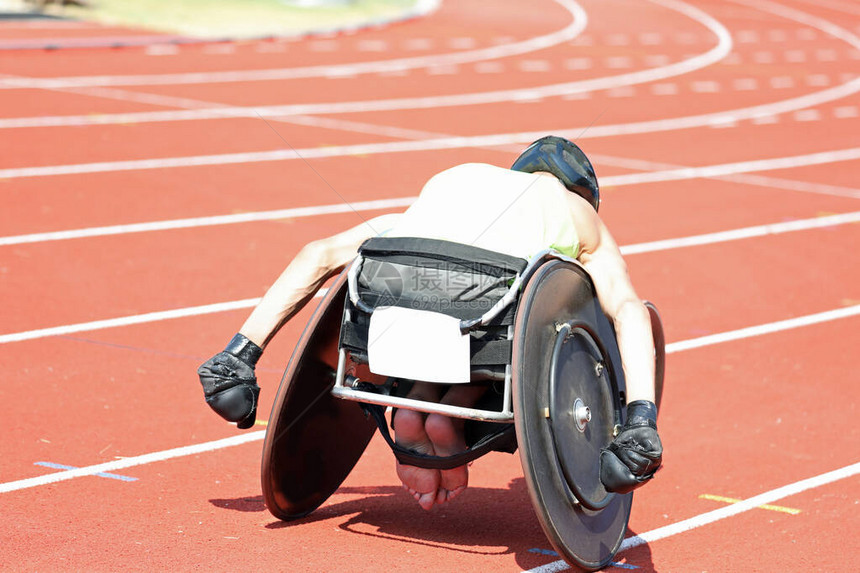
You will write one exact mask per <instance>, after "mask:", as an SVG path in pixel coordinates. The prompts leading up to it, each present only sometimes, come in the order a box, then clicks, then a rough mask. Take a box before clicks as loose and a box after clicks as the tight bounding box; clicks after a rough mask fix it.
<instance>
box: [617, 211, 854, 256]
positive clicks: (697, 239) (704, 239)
mask: <svg viewBox="0 0 860 573" xmlns="http://www.w3.org/2000/svg"><path fill="white" fill-rule="evenodd" d="M852 223H860V211H854V212H852V213H842V214H839V215H829V216H826V217H813V218H811V219H800V220H797V221H786V222H784V223H772V224H769V225H756V226H754V227H744V228H741V229H733V230H730V231H720V232H717V233H705V234H702V235H692V236H690V237H680V238H677V239H664V240H661V241H651V242H648V243H637V244H635V245H625V246H623V247H621V253H622V254H623V255H625V256H627V255H638V254H641V253H653V252H657V251H667V250H671V249H682V248H686V247H698V246H702V245H712V244H715V243H726V242H729V241H740V240H743V239H752V238H755V237H766V236H768V235H781V234H783V233H793V232H796V231H808V230H811V229H824V228H827V227H835V226H838V225H848V224H852Z"/></svg>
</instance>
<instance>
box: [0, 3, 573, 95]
mask: <svg viewBox="0 0 860 573" xmlns="http://www.w3.org/2000/svg"><path fill="white" fill-rule="evenodd" d="M554 1H555V2H556V3H558V4H559V5H560V6H562V7H563V8H564V9H565V10H567V12H568V13H569V14H570V16H571V18H572V21H571V23H569V24H568V25H567V26H565V27H564V28H562V29H560V30H557V31H555V32H552V33H550V34H546V35H544V36H537V37H534V38H529V39H528V40H524V41H522V42H516V43H509V44H506V45H498V46H492V47H489V48H482V49H478V50H471V51H467V52H455V53H447V54H433V55H428V56H417V57H410V58H399V59H394V60H380V61H371V62H359V63H355V64H334V65H323V66H308V67H303V68H276V69H266V70H236V71H225V72H196V73H194V72H192V73H177V74H149V75H125V76H79V77H65V78H4V79H0V89H20V88H36V89H56V88H70V87H86V86H155V85H179V84H201V83H227V82H252V81H273V80H289V79H297V78H314V77H326V76H329V75H332V74H335V75H358V74H375V73H380V72H389V71H393V70H403V69H414V68H424V67H428V66H437V65H453V64H463V63H469V62H477V61H482V60H491V59H498V58H506V57H510V56H517V55H521V54H526V53H529V52H534V51H536V50H542V49H545V48H550V47H553V46H556V45H559V44H562V43H564V42H568V41H570V40H573V39H574V38H576V37H577V36H578V35H579V34H580V33H581V32H582V30H584V29H585V26H586V24H587V22H588V15H587V14H586V13H585V11H584V10H583V9H582V7H581V6H580V5H579V4H577V3H576V2H575V1H574V0H554ZM365 48H366V46H365Z"/></svg>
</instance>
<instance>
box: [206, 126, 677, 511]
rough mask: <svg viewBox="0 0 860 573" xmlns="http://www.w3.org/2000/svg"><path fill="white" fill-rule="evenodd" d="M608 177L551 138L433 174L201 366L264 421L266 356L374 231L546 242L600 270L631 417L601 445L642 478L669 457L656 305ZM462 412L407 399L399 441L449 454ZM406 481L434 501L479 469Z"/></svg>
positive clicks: (622, 476)
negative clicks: (632, 273)
mask: <svg viewBox="0 0 860 573" xmlns="http://www.w3.org/2000/svg"><path fill="white" fill-rule="evenodd" d="M598 206H599V195H598V185H597V178H596V176H595V174H594V170H593V168H592V166H591V163H590V162H589V160H588V158H587V157H586V156H585V154H584V153H583V152H582V151H581V150H580V149H579V148H578V147H577V146H576V145H575V144H573V143H572V142H570V141H568V140H566V139H563V138H560V137H555V136H547V137H544V138H541V139H539V140H538V141H536V142H534V143H533V144H532V145H530V146H529V147H528V148H527V149H526V150H525V151H524V152H523V153H522V155H520V157H519V158H518V159H517V160H516V161H515V162H514V164H513V166H512V167H511V169H504V168H500V167H495V166H492V165H487V164H475V163H471V164H464V165H459V166H456V167H453V168H451V169H448V170H445V171H443V172H441V173H439V174H437V175H435V176H434V177H432V178H431V179H430V180H429V181H428V182H427V184H426V185H425V186H424V188H423V189H422V191H421V194H420V196H419V197H418V199H417V200H416V202H415V203H414V204H413V205H412V206H411V207H410V208H409V209H408V210H407V211H406V212H405V213H402V214H390V215H382V216H380V217H376V218H373V219H371V220H369V221H366V222H364V223H363V224H361V225H358V226H357V227H354V228H352V229H349V230H347V231H344V232H341V233H339V234H336V235H334V236H331V237H328V238H325V239H321V240H317V241H313V242H311V243H308V244H307V245H305V246H304V247H303V248H302V249H301V250H300V251H299V253H298V254H297V255H296V257H295V258H294V259H293V261H292V262H291V263H290V264H289V266H287V268H286V269H285V270H284V272H283V273H282V274H281V276H280V277H279V278H278V279H277V281H276V282H275V283H274V284H273V285H272V286H271V287H270V288H269V290H268V291H267V292H266V294H265V295H264V296H263V298H262V300H261V301H260V303H259V304H258V305H257V307H256V308H255V309H254V310H253V311H252V312H251V315H250V316H249V317H248V319H247V320H246V321H245V323H244V324H243V325H242V327H241V329H240V330H239V333H237V334H236V335H235V336H234V337H233V339H232V340H231V341H230V343H229V344H228V345H227V347H226V348H225V349H224V351H222V352H220V353H218V354H216V355H215V356H213V357H212V358H211V359H209V360H208V361H207V362H205V363H204V364H203V365H202V366H200V368H199V369H198V374H199V376H200V381H201V383H202V384H203V389H204V395H205V398H206V402H207V403H208V404H209V406H210V407H211V408H212V409H213V410H215V412H216V413H218V414H219V415H220V416H222V417H223V418H225V419H226V420H228V421H230V422H237V427H238V428H240V429H247V428H250V427H252V426H253V425H254V422H255V419H256V408H257V400H258V396H259V392H260V388H259V386H258V385H257V380H256V375H255V372H254V368H255V365H256V363H257V360H258V359H259V358H260V356H261V354H262V352H263V349H265V347H266V345H267V344H268V342H269V341H270V340H271V339H272V337H273V336H274V335H275V334H276V333H277V332H278V331H279V330H280V328H281V327H282V326H283V325H284V324H285V323H286V322H287V321H288V320H289V319H290V318H291V317H293V316H294V315H295V314H296V313H297V312H299V310H301V308H302V307H303V306H304V305H305V304H306V303H307V302H308V301H309V300H310V299H311V298H313V296H314V294H315V293H316V292H317V291H318V290H319V288H320V287H321V286H322V285H323V284H324V283H325V281H326V280H327V279H329V278H331V277H332V276H334V275H335V274H337V273H339V272H340V271H341V270H342V269H343V268H344V267H345V266H346V265H347V264H349V263H350V262H351V261H352V260H353V259H354V258H355V256H356V254H357V251H358V248H359V246H360V245H361V244H362V243H363V242H364V241H365V240H366V239H368V238H370V237H373V236H378V235H381V234H384V235H386V236H389V237H397V236H405V237H422V238H429V239H441V240H446V241H452V242H458V243H464V244H469V245H473V246H476V247H481V248H484V249H488V250H494V251H497V252H503V253H506V254H509V255H513V256H517V257H521V258H524V259H528V258H529V257H531V256H532V255H534V254H535V253H538V252H539V251H542V250H545V249H547V248H552V249H555V250H556V251H559V252H560V253H562V254H564V255H568V256H570V257H573V258H576V259H578V260H579V262H580V263H581V264H582V265H583V267H584V268H585V270H586V271H587V272H588V274H589V275H590V276H591V278H592V281H593V283H594V286H595V289H596V292H597V298H598V301H599V302H600V304H601V307H602V309H603V311H604V313H605V314H606V315H607V316H608V317H609V318H610V320H611V321H612V323H613V325H614V328H615V332H616V336H617V339H618V347H619V350H620V353H621V361H622V366H623V369H624V374H625V378H626V381H627V419H626V422H625V424H624V426H623V427H622V429H621V431H620V433H619V434H618V436H617V437H616V438H615V439H614V441H613V442H612V444H610V446H609V448H607V449H605V450H604V451H603V452H602V453H601V457H600V464H601V468H600V470H601V471H600V477H601V481H602V483H603V485H604V486H605V487H606V489H607V490H608V491H614V492H618V493H627V492H629V491H631V490H633V489H634V488H636V487H639V486H641V485H642V484H644V483H645V482H646V481H647V480H649V479H650V478H651V477H653V475H654V472H655V471H656V470H657V469H658V468H659V466H660V464H661V462H662V452H663V448H662V444H661V442H660V438H659V436H658V434H657V425H656V421H657V407H656V405H655V388H654V375H655V365H654V343H653V339H652V333H651V323H650V318H649V314H648V310H647V309H646V307H645V306H644V305H643V303H642V301H641V300H640V299H639V298H638V297H637V296H636V293H635V291H634V289H633V286H632V284H631V282H630V278H629V276H628V273H627V267H626V264H625V263H624V260H623V259H622V257H621V253H620V251H619V249H618V247H617V245H616V243H615V241H614V240H613V238H612V236H611V235H610V234H609V231H608V230H607V228H606V226H605V225H604V224H603V222H602V221H601V219H600V217H599V216H598V215H597V208H598ZM485 389H486V388H485V387H484V386H481V385H469V384H466V385H451V386H450V387H448V386H446V385H440V384H433V383H427V382H416V383H415V384H414V385H413V387H412V389H411V390H410V392H409V395H408V397H409V398H414V399H418V400H424V401H437V402H439V401H440V402H443V403H445V404H452V405H457V406H471V405H473V404H474V403H475V402H476V401H477V400H478V399H479V398H480V397H481V394H482V393H483V392H484V391H485ZM463 423H464V421H463V420H461V419H456V418H450V417H448V416H444V415H441V414H424V413H421V412H416V411H412V410H407V409H402V408H401V409H398V410H397V411H396V414H395V416H394V420H393V426H394V431H395V436H396V437H395V441H396V442H397V443H398V444H400V445H402V446H404V447H406V448H410V449H413V450H415V451H417V452H418V453H421V454H430V455H437V456H449V455H453V454H456V453H459V452H462V451H465V450H466V449H467V447H466V442H465V438H464V432H463ZM397 475H398V477H399V478H400V480H401V481H402V482H403V487H404V488H405V489H406V490H407V491H409V492H410V494H411V495H412V496H413V497H414V498H415V500H416V501H418V503H419V505H420V506H421V507H422V508H424V509H427V510H429V509H431V508H432V507H433V505H435V504H442V503H445V502H447V501H451V500H452V499H454V498H455V497H457V496H458V495H459V494H460V493H461V492H462V491H463V490H464V489H465V488H466V486H467V483H468V468H467V467H466V466H465V465H464V466H460V467H458V468H454V469H451V470H435V469H426V468H419V467H415V466H411V465H406V464H401V463H397Z"/></svg>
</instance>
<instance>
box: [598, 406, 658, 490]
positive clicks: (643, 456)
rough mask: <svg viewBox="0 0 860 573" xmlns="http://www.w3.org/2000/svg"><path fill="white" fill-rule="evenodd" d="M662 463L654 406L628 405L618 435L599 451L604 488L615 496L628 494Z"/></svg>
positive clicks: (652, 474) (651, 474)
mask: <svg viewBox="0 0 860 573" xmlns="http://www.w3.org/2000/svg"><path fill="white" fill-rule="evenodd" d="M662 462H663V444H661V443H660V436H658V435H657V406H655V405H654V403H653V402H649V401H648V400H636V401H634V402H630V403H629V404H627V421H626V422H625V423H624V426H622V428H621V432H620V433H619V434H618V436H616V438H615V439H614V440H613V441H612V443H611V444H609V447H608V448H604V449H603V451H601V452H600V481H601V482H603V487H605V488H606V491H612V492H616V493H628V492H631V491H633V490H634V489H636V488H637V487H640V486H641V485H643V484H644V483H645V482H646V481H648V480H649V479H651V478H652V477H654V472H656V471H657V468H659V467H660V464H661V463H662Z"/></svg>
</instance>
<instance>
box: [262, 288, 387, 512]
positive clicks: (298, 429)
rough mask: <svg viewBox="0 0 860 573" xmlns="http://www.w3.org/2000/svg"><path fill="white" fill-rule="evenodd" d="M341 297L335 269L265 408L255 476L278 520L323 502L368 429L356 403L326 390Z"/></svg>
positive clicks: (334, 354)
mask: <svg viewBox="0 0 860 573" xmlns="http://www.w3.org/2000/svg"><path fill="white" fill-rule="evenodd" d="M345 296H346V273H343V274H341V276H340V277H339V278H338V279H337V281H336V282H335V284H334V285H332V287H331V288H330V289H329V291H328V293H327V294H326V296H325V297H324V298H323V300H322V302H320V304H319V306H318V307H317V310H316V312H315V313H314V315H313V317H312V318H311V320H310V322H309V323H308V325H307V326H306V327H305V330H304V332H303V333H302V336H301V338H300V339H299V343H298V344H297V345H296V348H295V350H294V351H293V355H292V357H291V358H290V362H289V364H288V366H287V370H286V372H285V373H284V377H283V379H282V380H281V385H280V387H279V388H278V394H277V396H276V398H275V403H274V406H273V407H272V414H271V416H270V418H269V423H268V426H267V428H266V439H265V442H264V443H263V463H262V471H261V480H262V487H263V497H264V499H265V501H266V507H267V508H268V509H269V511H270V512H271V513H272V515H274V516H275V517H278V518H280V519H295V518H297V517H302V516H304V515H307V514H308V513H310V512H312V511H313V510H315V509H316V508H317V507H319V506H320V505H321V504H322V503H323V502H325V500H326V499H328V497H329V496H330V495H331V494H332V493H334V491H335V490H337V488H338V487H340V484H341V483H342V482H343V480H344V479H346V477H347V475H349V472H350V471H352V468H353V467H354V466H355V464H356V463H357V462H358V459H359V458H360V457H361V454H362V453H363V452H364V449H365V448H366V447H367V444H368V442H370V439H371V437H372V436H373V432H374V431H375V430H376V425H375V424H374V422H373V421H372V420H370V419H368V418H367V416H365V415H364V412H363V411H362V410H361V407H360V406H359V405H358V404H357V403H355V402H349V401H346V400H339V399H337V398H335V397H333V396H332V395H331V388H332V387H333V386H334V380H335V371H336V368H337V359H338V353H337V345H338V335H339V332H340V324H341V316H342V313H343V305H344V298H345ZM362 378H363V379H365V380H370V379H372V377H371V376H369V375H363V376H362Z"/></svg>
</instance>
